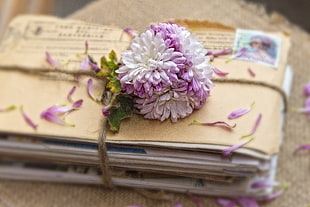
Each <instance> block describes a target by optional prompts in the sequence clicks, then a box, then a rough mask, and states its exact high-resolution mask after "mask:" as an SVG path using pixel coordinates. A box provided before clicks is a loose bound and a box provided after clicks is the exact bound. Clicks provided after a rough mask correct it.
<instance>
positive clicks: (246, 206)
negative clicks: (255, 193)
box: [237, 197, 259, 207]
mask: <svg viewBox="0 0 310 207" xmlns="http://www.w3.org/2000/svg"><path fill="white" fill-rule="evenodd" d="M237 202H238V203H239V204H240V206H241V207H259V205H258V203H257V201H256V200H255V199H254V198H248V197H238V198H237Z"/></svg>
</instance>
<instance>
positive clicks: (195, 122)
mask: <svg viewBox="0 0 310 207" xmlns="http://www.w3.org/2000/svg"><path fill="white" fill-rule="evenodd" d="M192 123H193V124H200V125H204V126H223V127H226V128H228V129H232V128H235V127H236V126H237V125H236V124H234V125H229V124H228V123H226V122H224V121H216V122H209V123H208V122H206V123H202V122H200V121H198V120H193V122H192Z"/></svg>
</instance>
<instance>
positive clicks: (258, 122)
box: [241, 114, 262, 138]
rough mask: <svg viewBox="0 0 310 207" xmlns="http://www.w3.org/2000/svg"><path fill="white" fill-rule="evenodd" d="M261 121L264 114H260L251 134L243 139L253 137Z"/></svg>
mask: <svg viewBox="0 0 310 207" xmlns="http://www.w3.org/2000/svg"><path fill="white" fill-rule="evenodd" d="M261 120H262V114H259V115H258V117H257V119H256V121H255V124H254V126H253V128H252V130H251V132H250V133H249V134H246V135H243V136H242V137H241V138H245V137H249V136H251V135H253V134H254V133H255V132H256V130H257V127H258V126H259V124H260V122H261Z"/></svg>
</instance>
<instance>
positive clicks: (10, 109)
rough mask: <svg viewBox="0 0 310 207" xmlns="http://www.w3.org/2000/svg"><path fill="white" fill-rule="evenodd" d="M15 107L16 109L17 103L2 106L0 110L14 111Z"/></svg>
mask: <svg viewBox="0 0 310 207" xmlns="http://www.w3.org/2000/svg"><path fill="white" fill-rule="evenodd" d="M14 109H16V106H15V105H10V106H8V107H6V108H0V112H9V111H13V110H14Z"/></svg>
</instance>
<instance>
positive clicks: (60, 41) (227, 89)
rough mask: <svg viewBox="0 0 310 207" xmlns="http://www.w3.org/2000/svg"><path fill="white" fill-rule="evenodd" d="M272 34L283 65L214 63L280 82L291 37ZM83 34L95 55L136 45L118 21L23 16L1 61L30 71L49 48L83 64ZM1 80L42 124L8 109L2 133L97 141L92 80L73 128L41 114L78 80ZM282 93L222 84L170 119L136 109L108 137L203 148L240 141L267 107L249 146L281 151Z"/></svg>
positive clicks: (210, 36) (208, 39)
mask: <svg viewBox="0 0 310 207" xmlns="http://www.w3.org/2000/svg"><path fill="white" fill-rule="evenodd" d="M183 22H184V21H183ZM185 23H186V25H187V26H189V27H190V28H191V29H192V31H193V32H194V33H195V34H196V35H197V36H198V38H200V39H201V40H202V41H203V42H204V43H205V44H206V47H207V48H209V49H212V50H214V49H215V50H216V49H224V48H225V47H231V45H232V44H233V40H234V39H233V37H234V34H235V29H234V28H231V27H227V26H224V25H220V24H214V23H210V22H207V23H206V22H194V23H193V26H192V27H191V22H190V21H186V22H185ZM101 34H102V35H103V36H102V37H101ZM79 35H80V36H79ZM274 35H277V36H279V37H281V39H282V40H283V41H282V45H281V58H280V62H279V67H278V68H272V67H269V66H265V65H261V64H259V63H253V62H247V61H240V60H233V61H231V62H229V63H226V60H227V58H228V57H219V58H216V59H215V60H214V63H213V64H214V65H215V66H216V67H218V68H220V69H221V70H222V71H225V72H229V73H230V74H229V76H228V77H229V78H234V79H250V80H254V81H264V82H266V83H268V84H273V85H276V86H278V87H281V86H282V82H283V77H284V72H285V71H284V68H285V65H286V57H287V53H288V49H289V46H290V43H289V38H288V37H287V36H285V35H283V34H281V33H276V34H274ZM85 40H88V43H89V45H90V49H89V54H92V55H93V56H94V58H95V60H97V61H99V57H100V56H102V55H106V54H107V53H108V52H109V51H110V50H111V49H113V50H115V51H116V52H117V54H118V57H119V56H120V55H119V54H120V53H121V51H123V50H125V49H126V48H127V47H128V46H129V44H130V37H129V36H128V35H126V34H125V33H123V31H122V30H121V29H119V28H116V27H110V26H100V25H93V24H89V23H84V22H79V21H71V20H60V19H57V18H51V17H36V16H23V17H19V18H17V19H16V20H15V21H14V22H13V23H12V24H11V26H10V27H9V29H8V32H7V33H6V35H5V38H4V40H3V43H2V44H1V47H0V66H18V67H24V68H28V69H30V70H31V69H33V68H38V67H39V68H40V67H48V65H47V63H46V62H45V54H44V53H45V51H49V52H50V53H51V54H52V56H53V57H55V58H56V59H57V60H58V61H59V62H62V63H64V66H63V67H64V68H65V69H68V70H78V69H79V64H80V61H81V59H79V58H80V56H77V54H83V52H84V42H85ZM221 45H223V46H222V48H221ZM248 67H250V68H252V69H253V70H255V72H256V74H257V75H256V77H255V78H253V77H251V76H250V75H249V74H248V71H247V69H248ZM8 73H10V74H8ZM0 78H1V81H2V83H4V85H6V86H7V87H5V89H4V88H2V89H0V97H1V98H2V100H3V101H2V103H1V104H3V105H4V106H6V105H10V104H23V105H24V109H25V110H26V112H27V113H28V114H29V115H30V116H31V117H35V118H34V120H35V121H37V122H38V123H39V127H38V130H37V131H33V130H32V129H31V128H30V127H29V126H27V125H26V124H25V123H24V121H23V120H22V118H21V117H20V114H19V113H18V112H10V113H7V114H4V115H3V116H0V123H1V124H0V130H1V131H5V132H8V133H11V132H14V133H22V134H23V133H26V134H35V135H40V136H53V137H56V138H57V137H58V138H62V137H64V138H70V139H76V140H84V141H92V142H94V141H96V140H97V138H98V132H99V130H100V129H101V128H102V125H101V124H102V119H103V118H102V115H101V106H100V105H99V104H97V103H94V102H93V101H92V100H91V99H90V98H89V97H88V96H87V93H86V81H87V79H86V78H84V80H83V81H82V82H81V83H80V85H79V89H78V91H79V92H78V93H76V94H75V96H76V98H83V99H84V100H85V105H83V108H82V109H81V110H80V111H77V112H74V113H72V116H71V115H70V117H68V121H70V122H74V123H75V124H76V127H75V128H71V127H63V126H57V125H54V124H51V123H47V122H44V120H40V119H39V114H40V112H41V111H42V110H44V109H46V108H47V107H48V106H50V105H52V104H56V103H57V104H62V103H64V102H66V94H67V93H68V91H69V90H70V87H72V86H73V85H74V84H73V83H72V82H68V81H55V80H53V81H51V80H46V78H44V77H37V76H34V77H32V76H31V77H30V76H29V75H25V74H19V73H18V72H6V71H1V73H0ZM29 80H31V82H29ZM17 83H19V84H21V85H23V86H20V85H19V84H17ZM97 86H98V87H97V89H96V90H97V91H100V90H102V88H101V87H102V85H100V82H98V83H97ZM16 91H18V93H16ZM4 97H5V98H4ZM21 97H23V98H21ZM281 98H282V97H281V96H280V94H279V93H278V92H276V91H274V90H271V89H269V88H265V87H261V86H257V85H246V86H245V85H239V84H221V83H216V84H215V87H214V89H213V90H212V92H211V96H210V97H209V99H208V101H207V103H206V104H205V105H204V107H203V108H202V109H200V110H198V111H196V112H194V113H193V114H192V115H190V116H189V117H187V118H185V119H183V120H180V121H179V122H177V123H171V122H170V121H169V120H168V121H165V122H160V121H156V120H146V119H143V118H142V117H141V116H138V115H135V116H134V117H132V118H130V119H127V120H125V121H124V122H122V125H121V130H120V132H119V133H117V134H112V133H109V134H108V136H107V141H108V142H118V143H119V142H120V143H125V142H132V143H137V144H141V143H143V142H144V143H153V144H155V145H156V143H159V144H160V145H161V146H163V145H165V144H163V143H165V142H166V143H167V145H170V146H171V143H178V144H179V145H178V146H182V147H184V148H186V147H191V146H192V145H193V144H194V145H196V146H197V148H204V146H206V145H208V146H212V145H214V146H218V145H220V146H224V147H225V146H230V145H234V144H237V143H239V142H241V141H242V140H240V138H241V136H242V135H244V134H248V133H249V132H250V130H251V129H252V127H253V125H254V122H255V120H256V118H257V116H258V115H259V114H260V113H261V114H262V116H263V118H262V121H261V124H260V125H259V127H258V130H257V132H256V133H255V134H254V140H253V141H252V142H251V143H249V144H248V145H247V146H246V147H245V148H246V149H254V150H257V151H259V152H262V153H265V154H267V155H272V154H274V153H277V152H278V151H279V142H280V131H281V114H282V112H281V107H280V106H281ZM253 102H255V105H254V107H253V109H252V111H251V112H250V113H249V114H247V115H246V116H244V117H240V118H239V119H236V120H228V119H227V115H228V114H229V113H230V112H232V111H233V110H236V109H239V108H243V107H248V106H250V105H251V104H252V103H253ZM195 119H196V120H200V121H202V122H215V121H226V122H229V123H231V124H234V123H236V124H237V126H236V127H235V128H234V129H233V130H225V129H223V128H220V127H206V126H198V125H191V122H192V120H195ZM169 143H170V144H169ZM180 144H181V145H180Z"/></svg>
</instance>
